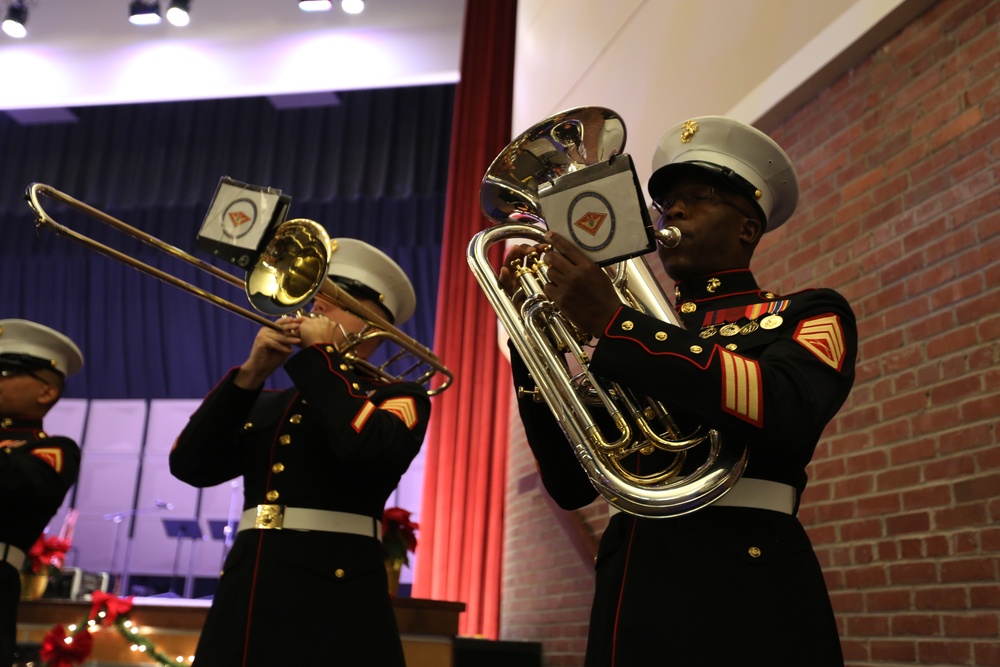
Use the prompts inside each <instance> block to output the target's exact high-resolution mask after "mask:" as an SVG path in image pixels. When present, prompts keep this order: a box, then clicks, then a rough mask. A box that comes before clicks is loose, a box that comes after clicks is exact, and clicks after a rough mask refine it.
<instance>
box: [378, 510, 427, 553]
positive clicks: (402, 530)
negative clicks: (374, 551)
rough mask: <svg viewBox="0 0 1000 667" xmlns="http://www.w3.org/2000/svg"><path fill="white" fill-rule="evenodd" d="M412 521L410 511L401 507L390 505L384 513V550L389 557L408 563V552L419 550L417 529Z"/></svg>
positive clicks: (417, 526) (416, 525)
mask: <svg viewBox="0 0 1000 667" xmlns="http://www.w3.org/2000/svg"><path fill="white" fill-rule="evenodd" d="M419 527H420V526H419V525H418V524H417V523H416V522H415V521H410V512H407V511H406V510H404V509H402V508H400V507H390V508H388V509H386V510H385V511H384V512H383V513H382V552H383V554H384V555H385V557H386V558H387V559H391V560H402V561H403V562H404V563H406V564H407V565H409V564H410V559H409V557H408V556H407V552H414V553H416V551H417V533H416V531H417V529H418V528H419Z"/></svg>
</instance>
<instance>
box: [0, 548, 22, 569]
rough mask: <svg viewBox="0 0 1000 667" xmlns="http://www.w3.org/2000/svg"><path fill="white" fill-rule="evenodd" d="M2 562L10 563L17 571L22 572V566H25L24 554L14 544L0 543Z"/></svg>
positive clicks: (0, 558)
mask: <svg viewBox="0 0 1000 667" xmlns="http://www.w3.org/2000/svg"><path fill="white" fill-rule="evenodd" d="M0 562H7V563H10V564H11V565H13V566H14V569H15V570H18V571H20V570H21V566H22V565H24V552H23V551H21V550H20V549H18V548H17V547H15V546H14V545H13V544H7V543H6V542H0Z"/></svg>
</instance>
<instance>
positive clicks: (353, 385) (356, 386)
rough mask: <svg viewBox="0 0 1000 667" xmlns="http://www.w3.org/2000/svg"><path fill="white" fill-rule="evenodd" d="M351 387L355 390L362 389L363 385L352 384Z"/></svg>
mask: <svg viewBox="0 0 1000 667" xmlns="http://www.w3.org/2000/svg"><path fill="white" fill-rule="evenodd" d="M351 386H352V387H353V388H355V389H361V385H359V384H358V383H357V382H352V383H351Z"/></svg>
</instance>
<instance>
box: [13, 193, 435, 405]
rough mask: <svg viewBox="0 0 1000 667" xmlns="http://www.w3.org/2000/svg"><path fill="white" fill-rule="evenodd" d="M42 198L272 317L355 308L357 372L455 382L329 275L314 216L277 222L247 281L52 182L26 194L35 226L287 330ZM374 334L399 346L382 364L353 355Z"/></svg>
mask: <svg viewBox="0 0 1000 667" xmlns="http://www.w3.org/2000/svg"><path fill="white" fill-rule="evenodd" d="M42 196H45V197H49V198H51V199H54V200H56V201H59V202H62V203H63V204H66V205H68V206H69V207H70V208H72V209H75V210H77V211H80V212H82V213H85V214H86V215H88V216H90V217H92V218H94V219H96V220H98V221H100V222H103V223H104V224H106V225H109V226H111V227H114V228H115V229H117V230H119V231H121V232H124V233H126V234H128V235H130V236H132V237H133V238H136V239H138V240H140V241H142V242H143V243H145V244H147V245H151V246H153V247H155V248H157V249H159V250H161V251H163V252H165V253H167V254H168V255H171V256H173V257H174V258H177V259H179V260H181V261H184V262H187V263H189V264H191V265H193V266H195V267H196V268H198V269H201V270H202V271H204V272H205V273H208V274H210V275H212V276H215V277H216V278H218V279H220V280H223V281H225V282H228V283H230V284H231V285H234V286H236V287H240V288H243V289H244V290H245V292H246V294H247V298H248V299H249V300H250V304H251V305H252V306H253V307H254V308H256V310H257V311H260V312H261V313H265V314H267V315H271V316H277V315H285V314H291V313H295V312H296V311H299V310H301V309H302V308H304V307H305V306H306V305H308V304H309V303H310V302H311V301H312V300H313V299H319V300H321V301H324V302H326V303H329V304H332V305H334V306H337V307H339V308H342V309H343V310H346V311H349V312H351V313H353V314H354V315H355V316H357V317H358V318H360V319H361V320H363V321H364V323H365V325H364V327H363V328H362V331H361V332H360V333H358V334H357V335H351V336H349V338H348V340H347V341H346V342H345V343H344V344H343V345H342V347H343V349H340V350H338V351H339V352H340V353H341V354H342V355H344V358H345V359H346V360H347V361H348V363H349V364H351V365H352V366H353V367H354V368H355V369H356V370H357V371H358V372H361V373H362V374H365V375H367V376H370V377H371V378H372V379H373V380H374V381H376V382H399V381H409V382H416V383H418V384H425V383H427V382H429V381H430V380H431V378H432V377H434V376H435V375H437V374H438V373H440V374H441V375H442V376H443V377H444V380H443V381H441V382H440V383H439V384H438V386H436V387H434V388H433V389H429V390H428V394H430V395H434V394H437V393H440V392H442V391H444V390H445V389H447V388H448V386H449V385H451V382H452V379H453V376H452V373H451V371H449V370H448V369H447V368H446V367H445V366H443V365H442V364H441V362H440V360H439V359H438V358H437V356H436V355H435V354H434V353H433V352H432V351H431V350H429V349H427V348H426V347H424V346H423V345H421V344H420V343H418V342H417V341H415V340H414V339H413V338H411V337H409V336H407V335H406V334H405V333H403V332H402V331H400V330H399V329H398V328H396V327H395V326H393V325H392V324H391V323H390V322H388V321H387V320H386V319H385V318H384V317H382V316H381V315H380V314H378V313H376V312H373V311H372V310H371V309H370V308H367V307H366V306H365V305H364V304H362V303H361V302H359V301H358V300H357V299H355V298H354V297H353V296H351V295H350V294H348V293H347V292H346V291H344V290H343V289H341V288H340V286H338V285H337V284H336V283H335V282H333V281H332V280H330V279H329V278H328V277H327V273H328V272H329V271H328V267H329V265H330V262H331V260H332V258H333V256H334V255H335V253H336V243H335V242H334V241H331V239H330V237H329V235H328V234H327V232H326V230H325V229H324V228H323V227H322V226H321V225H320V224H318V223H316V222H314V221H312V220H306V219H303V218H299V219H295V220H287V221H285V222H283V223H282V224H281V225H279V226H278V228H277V229H276V230H275V233H274V235H273V237H272V238H271V239H270V241H269V242H268V245H267V247H266V248H265V249H264V251H263V252H262V253H261V256H260V259H259V260H258V261H257V264H256V265H255V266H253V267H251V268H250V269H248V270H247V277H246V280H245V281H241V280H240V279H239V278H237V277H236V276H233V275H232V274H230V273H227V272H226V271H224V270H222V269H220V268H218V267H216V266H213V265H211V264H209V263H207V262H203V261H202V260H200V259H198V258H197V257H194V256H192V255H190V254H188V253H186V252H184V251H183V250H181V249H179V248H177V247H175V246H172V245H170V244H169V243H166V242H164V241H161V240H160V239H157V238H155V237H153V236H150V235H148V234H146V233H144V232H143V231H141V230H139V229H136V228H135V227H132V226H130V225H128V224H126V223H125V222H122V221H121V220H119V219H117V218H115V217H113V216H110V215H108V214H107V213H105V212H103V211H100V210H98V209H96V208H94V207H92V206H89V205H87V204H85V203H83V202H81V201H79V200H77V199H74V198H73V197H71V196H69V195H67V194H66V193H64V192H61V191H59V190H56V189H55V188H53V187H51V186H48V185H45V184H43V183H32V184H31V185H30V186H28V190H27V192H26V193H25V198H26V199H27V200H28V203H29V205H30V206H31V208H32V210H33V211H34V212H35V216H36V219H35V225H36V227H47V228H49V229H50V230H52V231H54V232H55V233H56V234H59V235H61V236H68V237H69V238H71V239H73V240H74V241H76V242H77V243H80V244H82V245H84V246H86V247H88V248H90V249H91V250H96V251H97V252H99V253H101V254H102V255H105V256H107V257H110V258H111V259H116V260H118V261H120V262H123V263H125V264H127V265H129V266H131V267H132V268H134V269H137V270H138V271H140V272H142V273H145V274H147V275H151V276H153V277H155V278H158V279H159V280H162V281H163V282H166V283H169V284H170V285H173V286H174V287H178V288H180V289H182V290H184V291H186V292H188V293H189V294H193V295H195V296H197V297H199V298H201V299H203V300H205V301H208V302H209V303H211V304H214V305H216V306H219V307H220V308H224V309H226V310H228V311H230V312H232V313H235V314H237V315H241V316H243V317H245V318H247V319H249V320H252V321H254V322H256V323H257V324H259V325H261V326H265V327H270V328H271V329H275V330H276V331H282V332H283V329H282V328H281V327H280V326H279V325H278V324H276V323H275V322H273V321H272V320H270V319H268V318H266V317H264V316H263V315H261V314H259V313H257V312H254V311H252V310H249V309H247V308H244V307H242V306H239V305H237V304H235V303H232V302H231V301H227V300H226V299H224V298H222V297H220V296H217V295H215V294H212V293H211V292H209V291H207V290H204V289H201V288H200V287H197V286H196V285H192V284H190V283H187V282H185V281H183V280H181V279H180V278H177V277H176V276H173V275H171V274H170V273H167V272H166V271H162V270H160V269H157V268H156V267H153V266H150V265H148V264H146V263H144V262H141V261H139V260H137V259H134V258H132V257H129V256H128V255H126V254H125V253H123V252H120V251H118V250H115V249H114V248H111V247H109V246H107V245H104V244H102V243H100V242H98V241H95V240H94V239H91V238H90V237H87V236H84V235H83V234H80V233H78V232H74V231H72V230H70V229H69V228H67V227H65V226H63V225H60V224H59V223H57V222H56V221H55V220H53V219H52V217H51V216H49V214H48V213H46V212H45V209H44V208H43V207H42V205H41V202H40V199H41V197H42ZM373 338H381V339H385V340H388V341H391V342H392V343H394V344H396V345H397V346H398V347H399V350H398V351H395V352H394V353H393V354H392V355H391V356H390V357H389V359H387V360H386V361H384V362H382V363H380V364H379V365H375V364H373V363H370V362H368V361H367V360H365V359H361V358H359V357H357V356H356V354H354V350H355V349H356V348H357V346H358V345H359V344H360V343H362V342H364V341H366V340H369V339H373ZM400 366H405V368H404V369H403V370H402V371H396V370H395V369H396V368H399V367H400ZM390 368H392V369H393V371H392V372H390V371H389V370H388V369H390Z"/></svg>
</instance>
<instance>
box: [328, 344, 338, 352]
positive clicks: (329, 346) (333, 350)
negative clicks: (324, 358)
mask: <svg viewBox="0 0 1000 667" xmlns="http://www.w3.org/2000/svg"><path fill="white" fill-rule="evenodd" d="M326 351H327V352H336V349H334V347H333V345H327V346H326Z"/></svg>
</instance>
